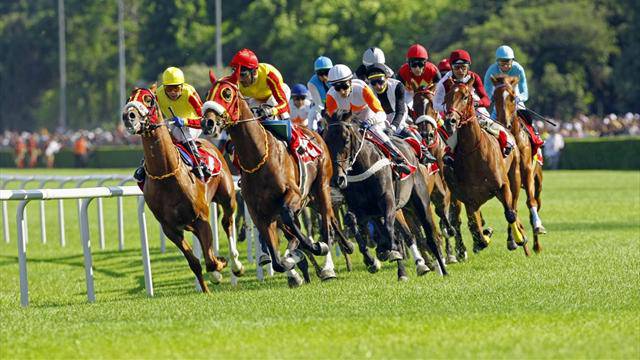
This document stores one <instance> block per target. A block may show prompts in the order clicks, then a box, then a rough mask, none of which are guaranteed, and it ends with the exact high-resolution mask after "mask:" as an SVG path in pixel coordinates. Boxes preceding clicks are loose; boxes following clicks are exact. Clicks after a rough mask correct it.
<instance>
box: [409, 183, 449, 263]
mask: <svg viewBox="0 0 640 360" xmlns="http://www.w3.org/2000/svg"><path fill="white" fill-rule="evenodd" d="M411 202H412V204H413V209H414V211H415V214H416V217H417V218H418V219H419V221H420V223H421V224H422V229H423V230H424V233H425V235H426V236H427V246H428V247H429V248H430V249H431V252H432V253H433V255H434V256H435V258H436V261H437V262H438V267H439V271H438V272H439V273H440V274H441V275H447V268H446V267H445V264H444V261H443V260H442V253H441V252H440V248H439V247H438V244H437V243H436V239H435V230H434V229H435V225H434V223H433V218H432V216H431V211H430V208H429V206H430V204H429V194H428V192H427V190H426V188H425V187H423V185H421V184H419V183H416V184H414V186H413V190H412V194H411Z"/></svg>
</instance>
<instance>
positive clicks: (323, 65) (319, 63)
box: [313, 56, 333, 71]
mask: <svg viewBox="0 0 640 360" xmlns="http://www.w3.org/2000/svg"><path fill="white" fill-rule="evenodd" d="M332 67H333V63H332V62H331V59H329V58H328V57H326V56H320V57H318V58H317V59H316V61H315V62H314V63H313V71H318V70H323V69H331V68H332Z"/></svg>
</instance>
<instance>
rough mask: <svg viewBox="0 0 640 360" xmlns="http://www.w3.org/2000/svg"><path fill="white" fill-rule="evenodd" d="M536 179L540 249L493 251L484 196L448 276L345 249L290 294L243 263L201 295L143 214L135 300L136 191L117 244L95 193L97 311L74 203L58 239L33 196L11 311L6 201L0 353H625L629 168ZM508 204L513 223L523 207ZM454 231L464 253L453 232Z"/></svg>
mask: <svg viewBox="0 0 640 360" xmlns="http://www.w3.org/2000/svg"><path fill="white" fill-rule="evenodd" d="M128 171H129V170H122V171H121V173H128ZM9 172H12V173H14V172H15V171H9V170H2V173H3V174H6V173H9ZM92 172H93V171H92ZM106 172H109V171H106ZM59 173H69V172H68V171H59ZM545 177H546V179H545V189H544V192H543V199H544V205H543V207H542V210H541V212H540V215H541V216H542V219H543V220H544V223H545V226H546V227H547V230H548V231H549V234H548V235H546V236H544V237H543V238H542V241H543V245H544V251H543V253H542V254H541V255H534V256H532V257H531V258H525V256H524V255H523V253H522V251H521V250H519V251H517V252H509V251H507V249H506V246H505V239H506V225H505V221H504V219H503V217H502V215H501V214H502V211H501V209H500V207H499V205H498V203H497V201H496V200H492V201H491V202H490V203H489V204H487V205H486V206H485V207H484V208H483V209H484V214H485V217H486V218H487V220H488V222H489V223H490V224H491V225H493V226H494V228H495V229H496V233H495V235H494V242H493V243H492V245H491V246H490V247H489V248H488V249H487V250H485V251H483V252H482V253H481V254H479V255H473V254H471V255H470V259H469V261H468V262H467V263H464V264H457V265H452V266H450V267H449V271H450V276H449V277H447V278H441V277H438V276H436V275H435V274H432V273H431V274H428V275H427V276H425V277H421V278H416V277H415V271H414V269H413V268H411V279H410V281H409V282H408V283H398V282H397V281H396V280H395V271H394V268H393V267H391V266H389V265H385V267H384V269H383V271H382V272H381V273H379V274H375V275H371V274H369V273H367V272H366V271H365V270H364V266H363V265H362V262H361V257H360V256H359V255H357V256H355V257H354V264H355V265H356V266H355V270H354V272H352V273H347V272H346V271H345V266H344V260H343V259H340V260H338V262H337V267H338V276H339V279H338V280H337V281H334V282H330V283H320V282H319V281H318V280H317V278H314V279H313V282H312V283H311V284H307V285H305V286H303V287H302V288H299V289H295V290H291V289H288V288H287V285H286V279H285V277H284V276H282V275H279V276H276V277H274V278H268V279H267V280H266V281H265V282H263V283H260V282H258V281H256V279H255V268H253V267H251V268H250V269H249V271H248V273H247V276H246V277H245V278H242V279H240V283H239V286H238V287H236V288H234V287H232V286H231V285H230V284H229V278H228V272H226V273H225V276H226V277H225V281H224V283H223V284H222V285H220V286H214V287H212V289H213V294H212V295H210V296H206V295H202V294H198V293H195V292H194V288H193V278H192V276H191V273H190V271H189V269H188V267H187V265H186V262H185V260H184V259H183V258H182V256H181V255H180V254H178V252H177V250H176V249H175V248H174V247H173V246H171V247H168V251H167V253H166V254H161V253H160V250H159V242H158V233H157V226H156V224H155V222H154V221H152V220H150V226H149V233H150V238H151V245H152V249H151V259H152V261H151V263H152V269H153V276H154V283H155V291H156V296H155V297H154V298H147V297H146V295H145V292H144V279H143V272H142V266H141V260H140V259H141V258H140V252H139V244H138V233H137V224H136V215H135V204H134V200H133V199H127V200H125V206H126V208H127V213H126V220H125V222H126V234H127V239H126V250H125V251H123V252H118V251H117V235H116V232H115V228H116V227H115V210H114V209H115V200H112V199H109V200H105V212H106V213H107V214H108V215H107V220H106V221H107V229H106V233H107V234H108V238H107V249H106V250H100V249H99V247H98V245H97V231H96V226H95V204H93V205H92V206H91V208H90V214H91V215H92V219H91V224H92V235H91V236H92V244H93V254H94V264H95V271H94V272H95V286H96V294H97V302H96V303H95V304H88V303H87V302H86V288H85V282H84V270H83V265H82V264H83V258H82V248H81V246H80V242H79V235H78V233H79V231H78V230H77V220H76V215H75V211H76V210H75V202H73V201H68V202H67V205H66V210H67V211H66V216H67V224H68V226H67V235H68V239H67V241H68V245H67V247H66V248H61V247H60V245H59V243H58V235H57V231H58V227H57V223H56V219H57V212H56V204H55V202H51V203H47V217H48V224H49V226H48V231H49V233H48V243H47V244H46V245H42V244H41V243H40V231H39V221H38V206H37V204H36V203H33V204H31V205H29V220H30V223H29V226H30V228H29V233H30V237H31V241H30V243H29V246H28V258H29V261H28V270H29V281H30V301H31V303H30V306H29V307H28V308H21V307H20V305H19V280H18V264H17V251H16V235H15V211H13V210H12V211H11V212H10V224H11V229H12V233H11V243H10V244H5V243H4V242H2V241H0V358H2V359H11V358H167V357H170V358H195V357H198V358H203V357H208V358H213V357H215V358H229V357H231V358H303V357H304V358H365V357H371V358H444V357H453V358H636V359H637V358H639V357H640V311H639V310H640V273H639V272H640V266H639V265H640V260H639V258H640V245H639V240H640V224H639V220H638V219H640V172H612V171H606V172H605V171H556V172H547V173H545ZM14 208H15V205H12V206H11V207H10V209H14ZM520 213H521V214H523V216H524V218H525V220H526V214H527V212H526V208H525V207H524V202H521V207H520ZM527 229H528V231H530V230H529V226H528V224H527ZM464 237H465V241H466V243H467V246H468V247H469V248H470V247H471V240H470V236H469V233H468V231H467V230H466V229H465V230H464ZM223 244H224V243H223ZM241 248H242V249H245V245H244V244H242V245H241ZM226 249H227V248H226V246H222V250H223V252H222V253H223V255H224V254H226V251H227V250H226ZM241 253H242V254H243V261H245V263H246V260H245V259H246V258H244V254H246V252H245V251H244V250H242V251H241Z"/></svg>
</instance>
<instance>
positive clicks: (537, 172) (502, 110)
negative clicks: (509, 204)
mask: <svg viewBox="0 0 640 360" xmlns="http://www.w3.org/2000/svg"><path fill="white" fill-rule="evenodd" d="M519 80H520V79H519V78H518V77H512V76H507V75H503V74H500V75H497V76H494V77H491V82H493V84H494V86H495V87H494V91H493V102H494V104H495V108H496V115H497V121H498V122H499V123H501V124H502V125H504V126H505V127H506V128H508V129H510V130H511V133H512V134H513V136H514V137H515V140H516V145H517V146H518V150H519V151H520V174H521V176H522V188H523V189H524V190H525V193H526V194H527V207H528V208H529V220H530V223H531V228H532V229H533V250H534V251H535V252H536V253H539V252H541V251H542V246H541V245H540V242H539V240H538V235H540V234H546V232H547V231H546V230H545V228H544V226H543V225H542V220H541V219H540V216H539V215H538V210H540V208H541V207H542V201H541V199H540V194H541V193H542V166H541V165H540V163H538V161H536V159H535V155H536V154H535V153H534V150H533V147H532V145H531V141H530V139H529V134H528V133H527V131H526V129H525V128H524V126H523V122H524V121H525V120H524V119H523V118H521V117H520V116H519V115H518V111H517V110H516V93H515V91H514V90H513V89H514V88H515V86H517V84H518V81H519Z"/></svg>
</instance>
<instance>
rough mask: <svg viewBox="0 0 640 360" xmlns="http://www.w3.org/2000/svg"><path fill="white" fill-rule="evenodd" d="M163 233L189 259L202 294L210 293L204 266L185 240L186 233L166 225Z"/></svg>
mask: <svg viewBox="0 0 640 360" xmlns="http://www.w3.org/2000/svg"><path fill="white" fill-rule="evenodd" d="M162 232H164V233H165V235H167V237H168V238H169V240H171V242H172V243H174V244H175V245H176V246H177V247H178V249H180V251H181V252H182V254H183V255H184V257H185V258H186V259H187V262H188V263H189V268H191V271H192V272H193V274H194V275H195V276H196V279H197V280H198V284H200V288H201V289H202V292H204V293H208V292H209V287H208V286H207V283H206V282H205V281H204V277H203V276H202V265H201V264H200V259H198V258H197V257H196V256H195V255H194V254H193V249H192V248H191V245H189V243H188V242H187V241H185V240H184V232H183V231H180V230H177V229H175V228H174V227H172V226H168V225H166V224H162Z"/></svg>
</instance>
